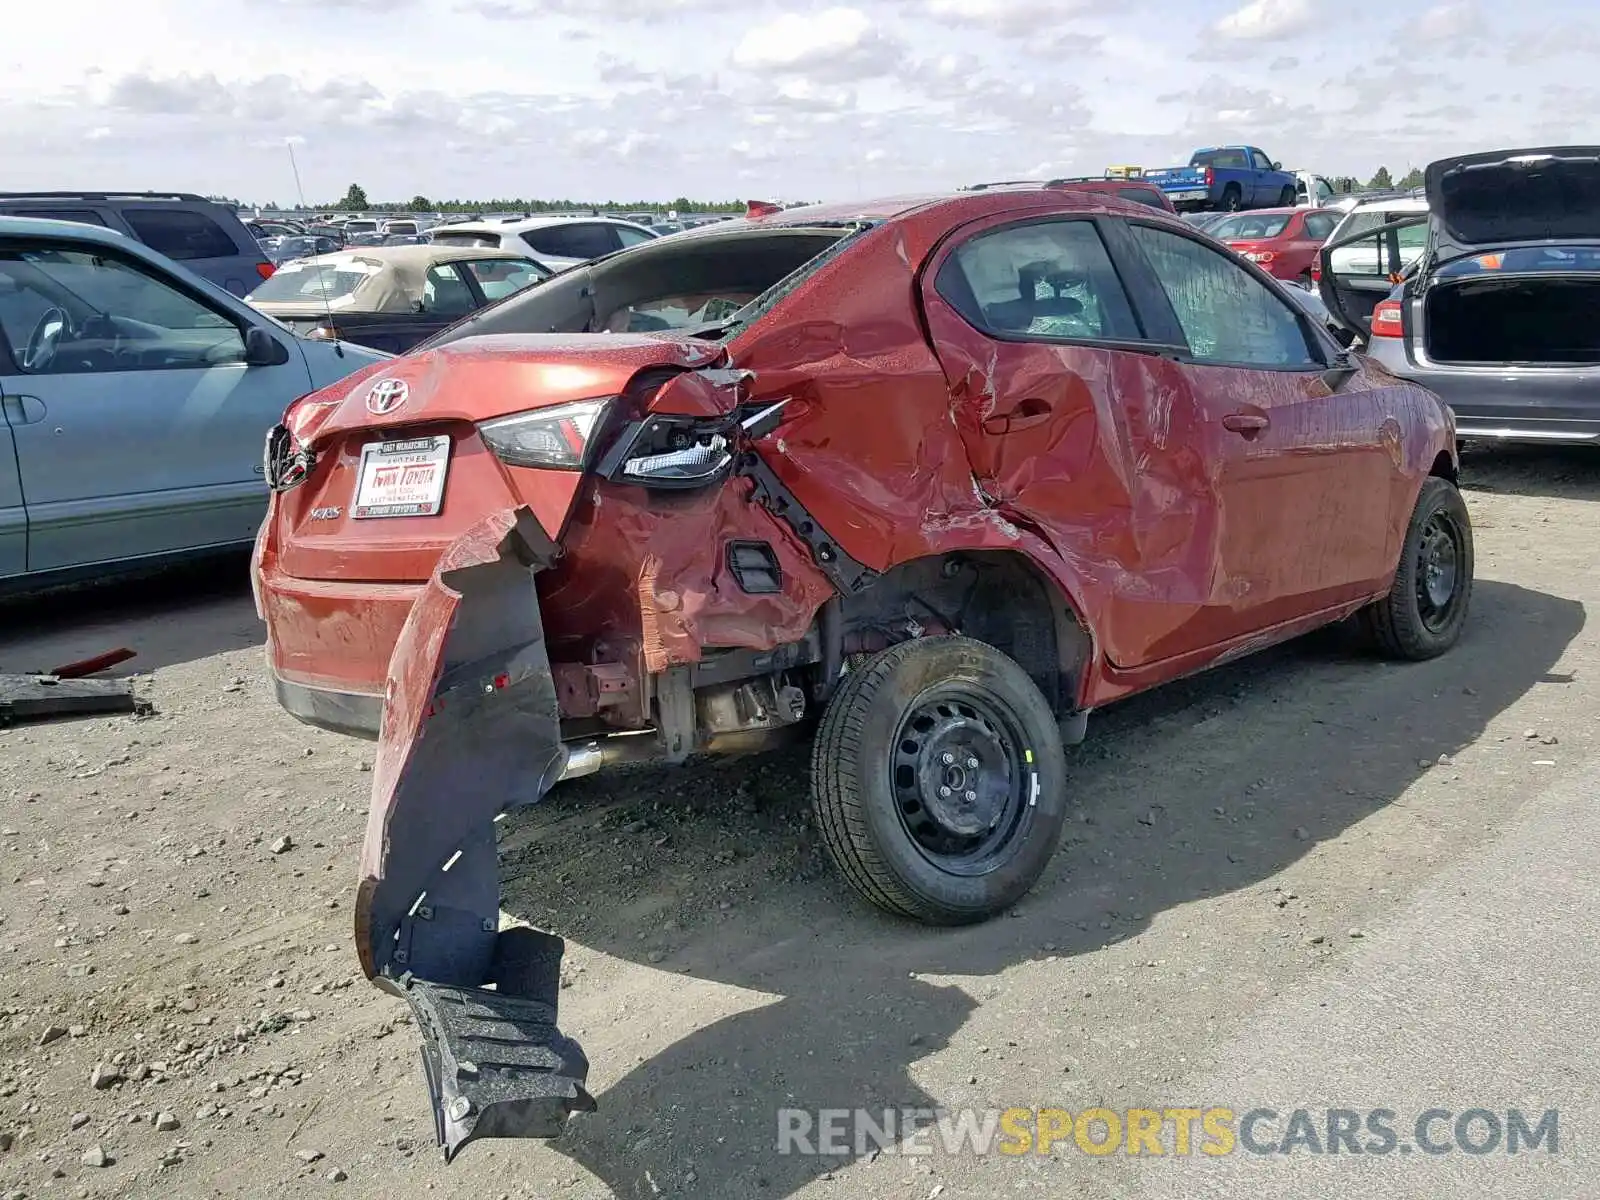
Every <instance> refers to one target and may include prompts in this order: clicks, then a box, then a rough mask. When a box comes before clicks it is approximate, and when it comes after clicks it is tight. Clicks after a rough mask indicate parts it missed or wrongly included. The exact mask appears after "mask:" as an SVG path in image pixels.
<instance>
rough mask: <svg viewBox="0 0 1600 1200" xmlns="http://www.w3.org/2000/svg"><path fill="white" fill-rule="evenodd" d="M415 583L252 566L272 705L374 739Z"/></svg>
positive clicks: (310, 722)
mask: <svg viewBox="0 0 1600 1200" xmlns="http://www.w3.org/2000/svg"><path fill="white" fill-rule="evenodd" d="M422 591H423V585H420V584H388V583H361V582H355V581H345V580H321V579H296V578H293V577H292V576H289V575H285V574H284V573H283V572H282V571H281V570H278V569H277V568H276V566H275V565H269V566H267V567H265V568H264V569H263V568H258V571H257V575H256V595H257V600H258V603H259V604H260V607H261V616H262V620H264V621H265V622H266V626H267V661H268V663H269V664H270V665H271V667H272V674H273V680H274V685H275V687H276V689H277V695H278V703H279V704H280V705H282V706H283V709H284V711H286V712H288V713H289V714H291V715H292V716H294V717H295V718H296V719H298V720H301V721H304V722H305V723H306V724H308V725H315V726H317V727H318V728H321V729H328V730H332V731H333V732H335V733H346V734H351V735H353V736H356V737H364V738H376V737H377V736H378V726H379V722H380V720H381V718H382V714H383V695H384V679H385V676H386V675H387V674H388V670H389V659H390V656H391V655H392V654H393V653H394V647H395V643H396V642H397V641H399V639H400V631H401V630H402V629H403V628H405V623H406V617H407V616H408V615H409V614H410V612H411V607H412V605H413V604H414V603H415V602H416V599H417V597H418V596H419V595H421V594H422Z"/></svg>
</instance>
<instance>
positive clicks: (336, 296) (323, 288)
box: [250, 258, 383, 304]
mask: <svg viewBox="0 0 1600 1200" xmlns="http://www.w3.org/2000/svg"><path fill="white" fill-rule="evenodd" d="M382 270H383V265H382V264H381V263H376V262H372V261H371V260H368V259H360V258H342V259H338V260H333V261H330V260H323V261H320V262H297V263H288V264H286V265H284V266H281V267H279V268H278V269H277V271H276V272H274V273H273V274H272V275H271V276H270V277H269V278H268V279H266V280H265V281H264V282H263V283H262V284H261V286H260V287H258V288H257V289H256V290H255V291H253V292H251V293H250V299H252V300H264V301H277V302H279V303H293V302H296V301H301V302H311V303H316V304H321V303H323V302H327V303H329V304H332V303H334V302H335V301H341V300H342V301H345V302H346V303H348V300H349V298H350V297H352V296H353V295H354V294H355V290H356V289H357V288H358V287H360V286H361V285H362V284H363V283H365V282H366V281H367V280H368V279H370V278H371V277H372V276H374V275H376V274H378V273H379V272H380V271H382Z"/></svg>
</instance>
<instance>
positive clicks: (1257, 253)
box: [1245, 250, 1277, 263]
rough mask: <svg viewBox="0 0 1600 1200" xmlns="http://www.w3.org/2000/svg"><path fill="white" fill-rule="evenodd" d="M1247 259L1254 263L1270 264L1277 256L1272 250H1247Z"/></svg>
mask: <svg viewBox="0 0 1600 1200" xmlns="http://www.w3.org/2000/svg"><path fill="white" fill-rule="evenodd" d="M1245 257H1246V258H1248V259H1249V260H1250V261H1251V262H1253V263H1269V262H1271V261H1272V260H1273V259H1274V258H1276V257H1277V255H1275V254H1273V253H1272V251H1271V250H1247V251H1245Z"/></svg>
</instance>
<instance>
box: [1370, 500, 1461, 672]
mask: <svg viewBox="0 0 1600 1200" xmlns="http://www.w3.org/2000/svg"><path fill="white" fill-rule="evenodd" d="M1472 577H1473V556H1472V521H1471V518H1470V517H1469V516H1468V515H1467V506H1466V503H1465V502H1464V501H1463V500H1462V499H1461V493H1460V492H1459V491H1457V490H1456V486H1455V484H1453V483H1451V482H1450V481H1449V480H1448V479H1439V478H1437V477H1429V478H1428V479H1426V480H1424V481H1423V485H1422V491H1421V494H1420V495H1418V497H1417V505H1416V508H1415V509H1414V510H1413V511H1412V514H1411V522H1410V525H1409V526H1408V527H1407V529H1406V539H1405V544H1404V546H1403V547H1402V549H1401V551H1400V562H1399V564H1398V566H1397V568H1396V570H1395V576H1394V585H1393V586H1392V587H1391V588H1390V589H1389V594H1388V595H1387V596H1385V597H1384V598H1383V599H1382V600H1380V601H1378V602H1377V603H1375V604H1373V605H1372V606H1371V607H1369V608H1368V609H1366V610H1365V615H1366V621H1367V625H1368V627H1369V628H1370V629H1371V630H1372V633H1373V635H1374V637H1375V638H1376V640H1377V642H1378V645H1379V647H1380V648H1381V649H1382V650H1383V651H1384V652H1385V653H1386V654H1388V655H1390V656H1391V657H1394V658H1405V659H1413V660H1421V659H1428V658H1434V657H1436V656H1438V655H1440V654H1443V653H1444V652H1445V651H1446V650H1448V649H1450V647H1451V646H1453V645H1455V644H1456V642H1457V640H1459V639H1460V637H1461V630H1462V627H1463V626H1464V625H1465V624H1466V619H1467V609H1468V606H1469V605H1470V603H1471V601H1472Z"/></svg>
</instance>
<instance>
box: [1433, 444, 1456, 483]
mask: <svg viewBox="0 0 1600 1200" xmlns="http://www.w3.org/2000/svg"><path fill="white" fill-rule="evenodd" d="M1428 474H1429V475H1437V476H1438V477H1439V478H1440V479H1448V480H1449V481H1450V482H1451V483H1460V482H1461V480H1460V479H1459V478H1457V476H1458V475H1459V474H1460V472H1459V471H1457V470H1456V464H1455V460H1454V459H1453V458H1451V457H1450V452H1449V451H1448V450H1441V451H1439V454H1438V457H1437V458H1435V459H1434V460H1433V466H1431V467H1429V468H1428Z"/></svg>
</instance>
